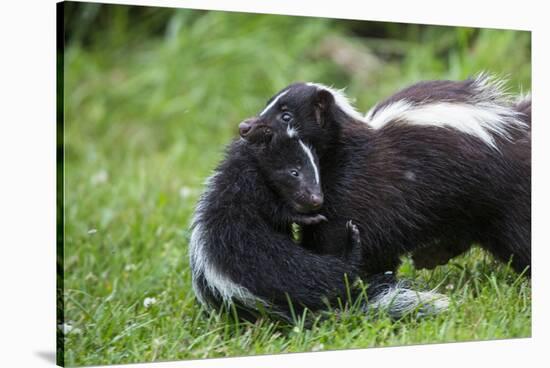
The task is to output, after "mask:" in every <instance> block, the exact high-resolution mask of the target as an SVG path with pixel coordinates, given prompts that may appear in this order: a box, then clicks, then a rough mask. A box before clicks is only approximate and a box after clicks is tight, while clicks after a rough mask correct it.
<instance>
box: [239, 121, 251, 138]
mask: <svg viewBox="0 0 550 368" xmlns="http://www.w3.org/2000/svg"><path fill="white" fill-rule="evenodd" d="M250 129H252V126H251V125H250V124H249V123H248V122H247V121H246V120H245V121H243V122H242V123H240V124H239V134H240V136H241V137H243V138H244V137H246V135H247V134H248V133H250Z"/></svg>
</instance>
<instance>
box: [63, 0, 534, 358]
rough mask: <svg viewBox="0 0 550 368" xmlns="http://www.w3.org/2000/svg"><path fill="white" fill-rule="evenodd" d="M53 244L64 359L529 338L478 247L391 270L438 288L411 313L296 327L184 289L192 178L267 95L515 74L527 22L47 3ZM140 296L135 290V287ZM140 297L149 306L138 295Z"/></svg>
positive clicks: (366, 98) (360, 98)
mask: <svg viewBox="0 0 550 368" xmlns="http://www.w3.org/2000/svg"><path fill="white" fill-rule="evenodd" d="M64 7H65V16H64V18H63V25H64V31H65V34H64V38H65V49H64V52H63V54H62V55H60V57H62V58H63V61H64V64H63V65H64V69H63V77H64V79H63V82H64V94H63V96H60V97H61V98H62V100H61V101H62V102H63V106H64V108H63V109H64V110H63V112H64V118H65V119H64V124H63V130H62V131H61V133H62V137H63V139H62V140H60V142H63V141H64V149H63V153H64V156H63V158H64V161H63V163H64V165H63V169H64V182H63V184H64V203H63V208H62V211H63V216H64V220H65V222H64V239H65V244H64V252H63V259H62V265H61V267H62V269H63V271H64V281H63V283H62V286H63V287H62V290H61V292H62V294H61V295H62V299H61V300H62V301H63V303H64V307H65V308H64V311H63V316H64V319H63V320H62V321H60V324H62V323H64V324H65V326H61V327H62V328H64V329H65V332H66V334H65V335H64V336H65V341H64V343H65V359H66V363H67V364H69V365H82V364H88V365H89V364H107V363H129V362H141V361H151V360H173V359H186V358H202V357H219V356H234V355H248V354H264V353H279V352H296V351H317V350H324V349H342V348H352V347H353V348H358V347H373V346H389V345H399V344H416V343H429V342H443V341H447V342H448V341H464V340H475V339H491V338H504V337H524V336H530V333H531V309H530V305H531V304H530V298H531V289H530V283H529V282H528V281H526V280H525V279H522V278H518V277H517V275H515V274H514V273H513V272H510V270H509V269H508V268H507V267H506V266H503V265H500V264H497V263H495V262H494V261H493V260H492V259H491V258H490V257H489V256H488V255H486V254H485V253H483V252H482V251H480V250H474V251H472V252H470V253H469V254H467V255H465V256H463V257H460V258H458V259H456V260H453V261H451V262H450V264H449V265H447V266H444V267H439V268H438V269H437V270H435V271H433V272H428V271H417V270H414V268H413V267H412V266H411V263H410V261H409V260H408V259H404V265H403V267H402V268H401V270H400V272H401V274H402V276H403V277H406V278H410V279H412V280H415V282H417V283H419V284H421V285H422V286H423V287H426V288H435V289H437V290H438V291H439V292H442V293H445V294H447V295H449V296H450V297H451V300H452V303H451V310H450V311H449V313H447V314H444V315H442V316H439V317H435V318H432V319H428V320H423V321H415V320H401V321H391V320H390V319H389V318H387V317H383V316H382V317H380V318H377V319H372V318H366V316H364V315H363V314H362V313H361V312H360V311H353V310H352V311H345V312H344V313H342V314H341V315H339V316H334V318H329V319H328V320H325V321H319V323H317V324H316V325H315V326H314V327H313V328H312V329H310V330H303V329H302V328H301V327H300V326H282V325H279V324H276V323H273V322H272V321H268V320H261V321H259V322H258V323H256V324H250V323H242V324H234V323H229V322H228V320H227V319H226V318H225V316H223V315H218V314H215V313H214V314H211V313H207V312H205V311H202V310H201V309H200V307H199V306H198V304H197V303H196V301H195V299H194V296H193V292H192V290H191V281H190V272H189V267H188V261H187V257H188V254H187V242H188V239H189V229H188V227H189V222H190V218H191V216H192V213H193V209H194V206H195V203H196V200H197V198H198V196H199V195H200V192H201V191H202V189H203V182H204V180H205V178H206V177H207V176H208V175H209V174H210V173H211V171H212V169H213V168H214V167H215V165H216V164H217V162H219V161H220V159H221V158H222V153H223V147H224V146H225V145H226V144H227V143H228V142H230V140H231V139H232V138H234V137H235V136H236V133H237V125H238V123H239V121H241V120H242V119H244V118H246V117H249V116H251V115H253V114H256V113H257V112H258V111H260V110H261V108H262V106H264V104H265V102H266V101H267V99H268V98H269V97H270V96H271V95H272V94H274V93H275V92H276V91H277V90H279V89H281V88H282V87H284V86H286V85H287V84H289V83H292V82H295V81H300V80H301V81H315V82H320V83H324V84H328V85H333V86H335V87H337V88H343V87H346V88H347V89H346V92H347V94H348V95H349V96H350V97H352V98H354V99H355V100H356V106H357V108H358V109H359V110H360V111H365V112H366V111H367V110H368V109H369V108H370V107H371V106H372V105H373V104H374V103H375V102H376V101H378V100H380V99H382V98H384V97H386V96H388V95H389V94H391V93H394V92H395V91H396V90H397V89H399V88H401V87H403V86H406V85H407V84H410V83H413V82H416V81H419V80H423V79H461V78H465V77H468V76H471V75H474V74H476V73H479V72H481V71H487V72H491V73H494V74H497V75H499V76H504V77H507V78H508V79H509V83H508V86H509V87H510V91H511V92H512V93H518V92H521V91H525V92H527V91H528V90H529V89H530V86H531V63H530V57H531V50H530V47H531V41H530V40H531V37H530V33H529V32H519V31H507V30H490V29H474V28H463V27H444V26H423V25H414V24H398V23H391V22H368V21H350V20H334V19H321V18H310V17H290V16H277V15H261V14H244V13H230V12H214V11H198V10H193V11H191V10H185V9H170V8H155V7H138V6H120V5H104V4H88V3H70V2H69V3H64ZM147 298H152V299H147ZM146 299H147V300H148V302H145V301H146Z"/></svg>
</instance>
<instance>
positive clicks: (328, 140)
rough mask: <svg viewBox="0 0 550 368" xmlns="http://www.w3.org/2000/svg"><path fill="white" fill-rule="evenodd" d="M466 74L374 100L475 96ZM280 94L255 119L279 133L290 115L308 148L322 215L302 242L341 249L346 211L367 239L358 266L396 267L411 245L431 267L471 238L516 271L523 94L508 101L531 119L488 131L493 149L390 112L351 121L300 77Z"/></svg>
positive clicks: (525, 217)
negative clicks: (502, 132)
mask: <svg viewBox="0 0 550 368" xmlns="http://www.w3.org/2000/svg"><path fill="white" fill-rule="evenodd" d="M474 86H475V83H474V82H473V80H466V81H462V82H453V81H433V82H422V83H419V84H416V85H414V86H412V87H409V88H407V89H405V90H403V91H400V92H398V93H397V94H396V95H394V96H392V97H390V98H389V99H387V100H386V101H384V102H382V103H381V104H379V105H378V107H377V108H376V110H375V111H377V110H378V109H379V108H380V107H382V106H384V105H386V104H388V103H391V102H392V101H396V100H400V99H403V98H406V99H407V100H409V101H412V102H414V103H417V104H421V103H426V102H429V101H450V102H453V101H455V102H473V101H475V100H476V98H477V97H476V96H477V95H476V94H479V93H480V91H479V90H477V89H475V88H474ZM285 90H288V92H287V93H286V95H284V96H283V97H281V98H280V100H279V101H278V103H277V106H275V107H274V108H272V109H270V111H269V112H267V113H266V114H265V115H264V116H262V118H261V119H260V122H259V123H258V125H264V126H268V127H270V128H271V129H273V130H274V131H275V132H276V134H285V129H286V127H285V123H283V122H282V121H281V120H280V112H281V111H282V110H287V111H291V112H292V113H293V115H294V119H293V121H291V122H290V124H291V125H292V126H293V127H294V128H295V129H297V130H298V134H299V136H300V138H302V139H303V140H304V141H306V142H309V143H310V144H311V145H312V146H313V147H314V148H315V150H316V153H317V155H318V157H319V161H320V166H321V170H320V171H321V177H322V188H323V192H324V204H323V208H322V210H321V213H322V214H323V215H325V216H326V217H327V219H328V222H323V223H319V224H316V225H312V226H304V227H303V228H302V237H303V239H304V247H307V248H309V249H310V250H311V251H313V252H316V253H318V254H334V255H336V254H339V253H340V251H341V249H340V245H341V244H345V239H346V233H345V231H343V229H344V224H345V222H346V221H348V220H349V219H352V220H353V221H354V222H355V223H356V224H357V225H358V226H359V229H360V233H361V240H362V244H363V247H364V248H365V257H364V263H363V271H365V272H366V273H367V274H376V273H380V272H383V271H387V270H390V271H394V270H395V269H396V268H397V267H398V265H399V263H400V261H399V258H400V256H401V255H403V254H406V253H410V252H413V253H414V256H415V261H416V262H417V264H418V265H419V266H424V267H430V268H431V267H434V266H435V265H437V264H442V263H445V262H447V261H448V259H449V258H451V257H453V256H455V255H458V254H460V253H462V252H463V251H465V250H466V249H468V248H469V247H470V246H471V245H472V244H474V243H475V244H479V245H481V246H482V247H483V248H485V249H486V250H488V251H489V252H491V253H492V254H493V255H494V256H495V257H496V258H497V259H500V260H501V261H503V262H508V261H509V260H510V259H512V261H511V265H512V266H513V268H514V269H515V270H516V271H518V272H522V271H523V270H524V269H526V268H528V270H527V274H530V270H529V268H530V264H531V233H530V228H531V190H530V188H531V133H530V121H531V113H530V111H531V104H530V100H525V101H523V102H520V103H519V104H517V105H516V109H517V110H518V111H519V112H521V113H524V115H523V116H522V117H521V119H523V120H524V121H525V122H526V123H527V124H529V128H528V129H525V130H521V129H515V128H513V127H512V128H510V129H509V130H508V133H509V138H510V139H505V138H502V137H499V136H493V137H494V139H495V142H496V145H497V146H498V148H499V149H498V150H495V149H494V148H492V147H490V146H489V145H487V144H486V143H484V142H482V141H481V140H480V139H478V138H476V137H473V136H470V135H467V134H464V133H461V132H459V131H457V130H454V129H450V128H441V127H435V126H414V125H410V124H407V123H406V122H403V121H393V122H391V123H388V124H386V125H385V126H384V127H382V128H380V129H378V130H375V129H372V128H370V127H369V126H367V125H366V124H365V123H363V122H359V121H355V120H354V119H352V118H351V117H350V116H348V115H346V114H345V113H344V112H343V111H342V110H340V109H339V108H338V107H337V106H336V104H335V103H334V98H333V96H332V94H331V93H330V92H328V91H326V90H318V89H316V88H315V87H312V86H309V85H306V84H300V83H298V84H294V85H291V86H289V87H287V88H286V89H285Z"/></svg>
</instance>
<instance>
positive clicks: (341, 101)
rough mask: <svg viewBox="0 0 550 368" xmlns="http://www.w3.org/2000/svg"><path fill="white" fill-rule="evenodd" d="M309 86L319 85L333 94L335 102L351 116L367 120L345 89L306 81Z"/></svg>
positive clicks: (319, 87) (318, 86)
mask: <svg viewBox="0 0 550 368" xmlns="http://www.w3.org/2000/svg"><path fill="white" fill-rule="evenodd" d="M306 84H307V85H308V86H312V87H317V88H318V89H324V90H326V91H328V92H330V93H331V94H332V96H333V97H334V103H335V104H336V106H338V107H339V108H340V110H342V111H343V112H345V113H346V115H349V116H351V117H352V118H354V119H355V120H359V121H365V117H364V116H363V115H362V114H361V113H359V112H358V111H357V110H356V109H355V108H354V107H353V105H352V103H351V102H350V100H349V98H348V97H347V96H346V94H345V93H344V89H334V88H332V87H328V86H325V85H324V84H321V83H312V82H309V83H306Z"/></svg>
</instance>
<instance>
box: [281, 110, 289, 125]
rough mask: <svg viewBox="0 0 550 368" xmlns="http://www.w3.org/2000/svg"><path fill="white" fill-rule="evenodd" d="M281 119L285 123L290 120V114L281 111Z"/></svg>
mask: <svg viewBox="0 0 550 368" xmlns="http://www.w3.org/2000/svg"><path fill="white" fill-rule="evenodd" d="M281 120H282V121H284V122H285V123H288V122H290V121H291V120H292V114H291V113H289V112H283V113H282V114H281Z"/></svg>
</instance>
